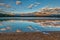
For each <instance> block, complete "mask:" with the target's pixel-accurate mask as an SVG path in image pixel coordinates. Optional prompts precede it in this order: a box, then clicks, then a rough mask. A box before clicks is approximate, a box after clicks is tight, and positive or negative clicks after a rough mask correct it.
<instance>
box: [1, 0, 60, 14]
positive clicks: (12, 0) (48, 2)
mask: <svg viewBox="0 0 60 40" xmlns="http://www.w3.org/2000/svg"><path fill="white" fill-rule="evenodd" d="M46 6H48V7H52V8H54V7H60V0H0V10H4V11H6V12H13V13H28V12H36V11H40V9H41V8H44V7H46Z"/></svg>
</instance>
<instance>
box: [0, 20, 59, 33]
mask: <svg viewBox="0 0 60 40" xmlns="http://www.w3.org/2000/svg"><path fill="white" fill-rule="evenodd" d="M42 31H60V28H54V27H42V26H41V25H40V24H38V23H35V22H30V21H22V20H7V21H0V32H42Z"/></svg>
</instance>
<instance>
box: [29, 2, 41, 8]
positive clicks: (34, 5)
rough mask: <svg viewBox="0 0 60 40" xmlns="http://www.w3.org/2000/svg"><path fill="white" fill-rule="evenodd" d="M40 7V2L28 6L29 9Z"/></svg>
mask: <svg viewBox="0 0 60 40" xmlns="http://www.w3.org/2000/svg"><path fill="white" fill-rule="evenodd" d="M38 5H40V3H39V2H36V3H33V4H30V5H29V6H28V8H33V7H37V6H38Z"/></svg>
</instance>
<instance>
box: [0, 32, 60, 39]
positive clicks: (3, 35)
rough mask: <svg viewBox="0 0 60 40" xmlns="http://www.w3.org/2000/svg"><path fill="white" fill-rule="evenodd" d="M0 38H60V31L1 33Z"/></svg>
mask: <svg viewBox="0 0 60 40" xmlns="http://www.w3.org/2000/svg"><path fill="white" fill-rule="evenodd" d="M0 40H60V32H49V34H44V33H42V32H33V33H27V32H21V33H0Z"/></svg>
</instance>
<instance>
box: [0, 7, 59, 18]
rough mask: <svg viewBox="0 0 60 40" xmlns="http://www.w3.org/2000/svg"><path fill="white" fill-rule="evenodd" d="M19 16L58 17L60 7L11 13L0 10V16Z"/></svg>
mask: <svg viewBox="0 0 60 40" xmlns="http://www.w3.org/2000/svg"><path fill="white" fill-rule="evenodd" d="M20 16H25V17H26V16H40V17H60V8H43V9H41V10H40V12H32V13H21V14H13V13H10V12H4V11H0V17H20Z"/></svg>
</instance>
